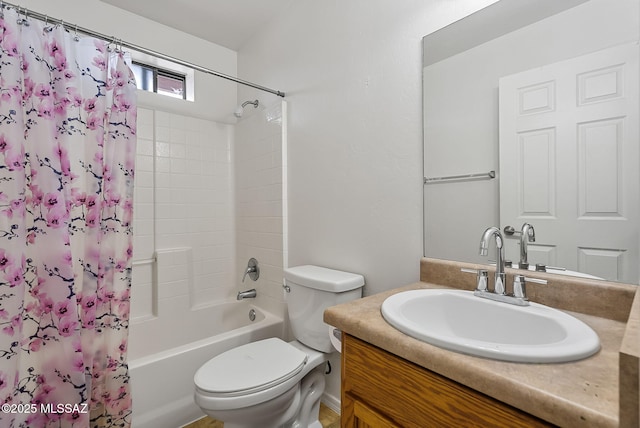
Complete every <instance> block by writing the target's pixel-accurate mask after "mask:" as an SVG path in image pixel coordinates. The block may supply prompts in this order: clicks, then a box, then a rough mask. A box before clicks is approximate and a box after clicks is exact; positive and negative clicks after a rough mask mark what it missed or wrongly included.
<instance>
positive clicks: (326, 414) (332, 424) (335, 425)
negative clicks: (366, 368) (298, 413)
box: [184, 403, 340, 428]
mask: <svg viewBox="0 0 640 428" xmlns="http://www.w3.org/2000/svg"><path fill="white" fill-rule="evenodd" d="M320 423H321V424H322V427H323V428H340V415H338V414H337V413H336V412H334V411H333V410H331V409H330V408H328V407H327V406H325V405H324V404H322V403H320ZM223 426H224V424H223V423H222V422H220V421H216V420H215V419H212V418H210V417H204V418H202V419H199V420H197V421H195V422H193V423H190V424H189V425H185V427H184V428H222V427H223Z"/></svg>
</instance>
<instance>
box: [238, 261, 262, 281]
mask: <svg viewBox="0 0 640 428" xmlns="http://www.w3.org/2000/svg"><path fill="white" fill-rule="evenodd" d="M247 275H249V278H250V279H251V280H252V281H257V280H258V278H260V268H259V267H258V261H257V260H256V259H254V258H253V257H251V258H250V259H249V262H248V263H247V269H246V270H245V271H244V275H243V276H242V282H244V280H245V279H246V278H247Z"/></svg>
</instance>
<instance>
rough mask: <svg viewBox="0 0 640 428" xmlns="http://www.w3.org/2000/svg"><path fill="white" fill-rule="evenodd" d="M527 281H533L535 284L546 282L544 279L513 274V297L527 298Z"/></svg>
mask: <svg viewBox="0 0 640 428" xmlns="http://www.w3.org/2000/svg"><path fill="white" fill-rule="evenodd" d="M527 282H535V283H537V284H546V283H547V280H546V279H538V278H529V277H526V276H524V275H514V277H513V297H519V298H521V299H523V300H529V299H527V287H526V283H527Z"/></svg>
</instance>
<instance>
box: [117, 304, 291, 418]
mask: <svg viewBox="0 0 640 428" xmlns="http://www.w3.org/2000/svg"><path fill="white" fill-rule="evenodd" d="M252 309H253V310H254V311H255V314H256V318H255V320H254V321H251V320H250V319H249V312H250V311H251V310H252ZM188 318H190V319H189V320H185V321H187V322H186V323H185V324H186V325H188V328H185V329H184V330H183V331H182V334H179V333H180V332H173V333H172V334H166V335H164V334H163V335H161V337H159V333H158V332H159V331H163V330H162V328H163V326H162V325H161V324H159V323H157V322H156V323H154V322H153V321H156V320H152V321H151V322H144V323H141V324H134V325H132V326H131V331H130V335H129V374H130V376H131V390H132V399H133V419H132V427H133V428H177V427H180V426H182V425H184V424H187V423H189V422H191V421H194V420H196V419H198V418H200V417H202V416H204V413H202V411H201V410H200V408H198V406H196V404H195V403H194V401H193V391H194V385H193V375H194V374H195V372H196V370H197V369H198V368H199V367H200V366H201V365H202V364H204V363H205V362H206V361H208V360H209V359H211V358H213V357H214V356H216V355H218V354H220V353H222V352H224V351H226V350H229V349H231V348H234V347H236V346H239V345H242V344H245V343H249V342H253V341H256V340H261V339H266V338H268V337H282V334H283V320H282V318H279V317H277V316H275V315H273V314H271V313H269V312H266V311H263V310H261V309H258V308H257V307H255V306H252V305H251V303H249V302H248V301H240V302H236V301H233V302H225V303H221V304H219V305H215V306H211V307H208V308H203V309H199V310H197V311H194V312H193V313H192V314H190V316H189V317H188ZM174 327H175V326H174ZM159 329H160V330H159ZM154 331H155V333H154ZM176 333H178V334H176ZM198 336H199V337H198ZM167 344H169V346H167ZM162 346H164V348H165V350H161V349H159V348H160V347H162Z"/></svg>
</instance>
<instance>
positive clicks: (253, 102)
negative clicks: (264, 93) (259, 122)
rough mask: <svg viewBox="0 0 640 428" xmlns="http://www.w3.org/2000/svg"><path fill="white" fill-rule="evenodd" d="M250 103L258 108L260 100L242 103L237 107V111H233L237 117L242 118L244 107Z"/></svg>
mask: <svg viewBox="0 0 640 428" xmlns="http://www.w3.org/2000/svg"><path fill="white" fill-rule="evenodd" d="M249 104H251V105H253V108H258V104H259V102H258V100H254V101H245V102H243V103H242V105H239V106H238V107H236V111H234V112H233V114H234V116H235V117H237V118H238V119H239V118H241V117H242V112H243V111H244V108H245V107H246V106H247V105H249Z"/></svg>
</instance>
